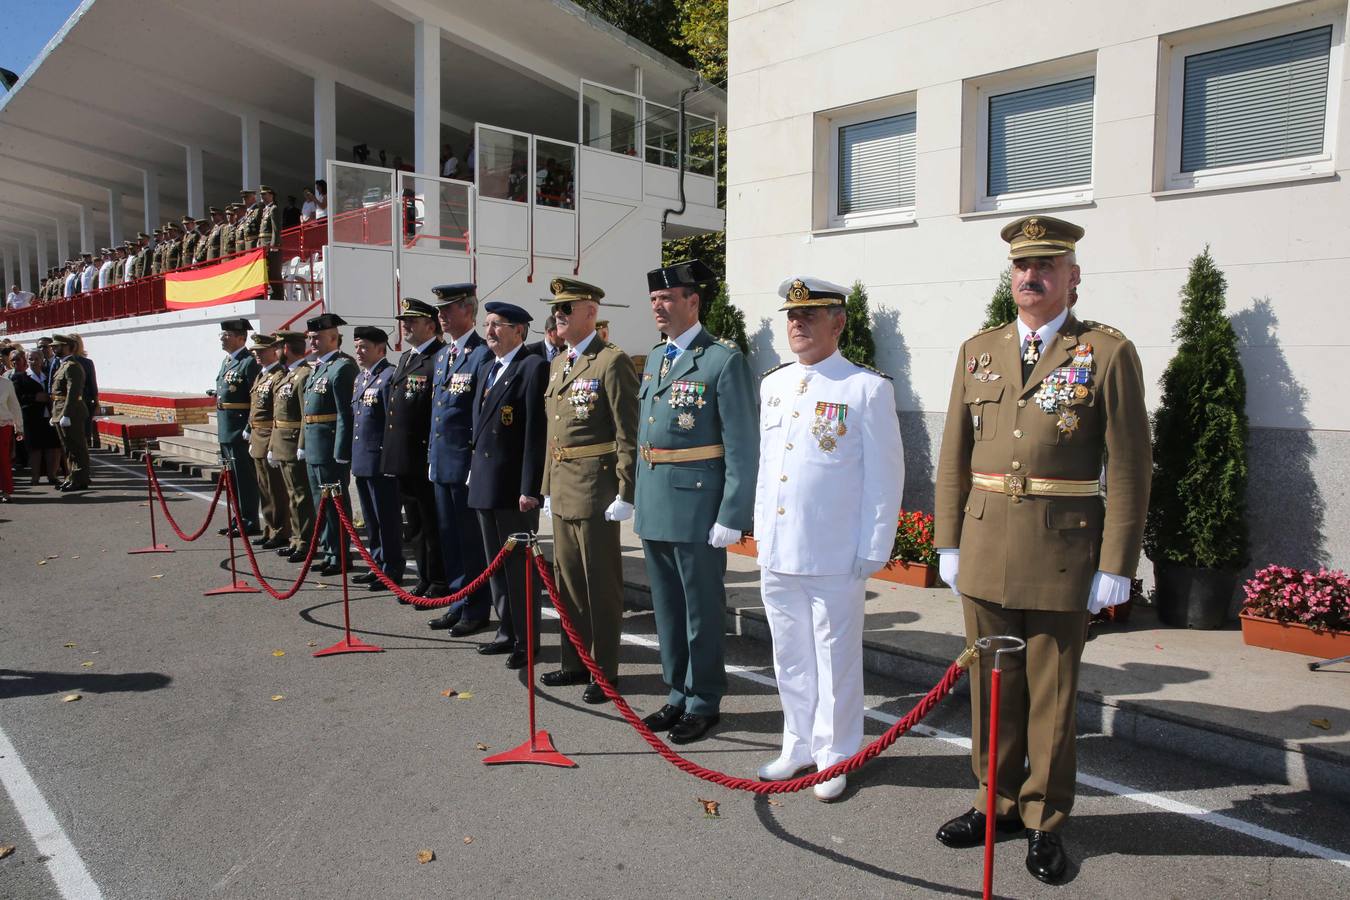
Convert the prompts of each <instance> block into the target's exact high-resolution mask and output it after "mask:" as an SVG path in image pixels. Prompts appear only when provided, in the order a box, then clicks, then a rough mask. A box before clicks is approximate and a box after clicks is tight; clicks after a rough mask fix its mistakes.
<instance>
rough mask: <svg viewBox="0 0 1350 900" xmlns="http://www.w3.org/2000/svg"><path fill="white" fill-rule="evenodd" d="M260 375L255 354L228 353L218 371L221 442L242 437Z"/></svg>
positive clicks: (217, 400)
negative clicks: (253, 391) (253, 389)
mask: <svg viewBox="0 0 1350 900" xmlns="http://www.w3.org/2000/svg"><path fill="white" fill-rule="evenodd" d="M257 378H258V361H257V360H256V359H254V358H253V354H252V353H249V352H247V351H243V356H241V357H233V356H227V357H226V358H225V359H224V360H222V361H221V363H220V371H219V372H217V373H216V438H217V440H219V441H220V442H221V443H222V444H229V443H231V442H233V441H237V440H240V439H241V438H242V437H243V436H244V429H245V428H247V427H248V411H249V407H250V406H251V405H252V404H251V402H250V401H249V389H250V388H252V387H253V382H254V381H255V380H257Z"/></svg>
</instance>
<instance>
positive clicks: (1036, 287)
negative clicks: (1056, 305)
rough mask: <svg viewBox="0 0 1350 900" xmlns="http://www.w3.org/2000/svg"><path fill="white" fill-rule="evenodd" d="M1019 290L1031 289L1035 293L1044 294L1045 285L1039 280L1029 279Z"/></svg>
mask: <svg viewBox="0 0 1350 900" xmlns="http://www.w3.org/2000/svg"><path fill="white" fill-rule="evenodd" d="M1018 290H1019V291H1030V292H1031V293H1033V294H1044V293H1045V285H1043V284H1041V283H1040V282H1039V281H1028V282H1026V283H1024V284H1023V285H1022V286H1021V287H1019V288H1018Z"/></svg>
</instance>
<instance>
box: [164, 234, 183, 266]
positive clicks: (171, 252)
mask: <svg viewBox="0 0 1350 900" xmlns="http://www.w3.org/2000/svg"><path fill="white" fill-rule="evenodd" d="M180 246H181V243H180V242H179V241H173V240H170V241H165V243H164V255H163V256H161V257H160V258H159V270H160V271H161V272H172V271H173V270H174V269H176V268H178V250H179V247H180Z"/></svg>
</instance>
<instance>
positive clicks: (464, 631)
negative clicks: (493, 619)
mask: <svg viewBox="0 0 1350 900" xmlns="http://www.w3.org/2000/svg"><path fill="white" fill-rule="evenodd" d="M486 627H488V620H487V619H473V620H470V619H465V618H460V620H459V622H458V624H456V625H455V627H454V628H451V629H450V633H451V634H452V635H454V636H455V637H467V636H468V635H471V634H477V633H478V632H480V631H482V630H483V629H484V628H486Z"/></svg>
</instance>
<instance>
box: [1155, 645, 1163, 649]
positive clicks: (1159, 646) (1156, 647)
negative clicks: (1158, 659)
mask: <svg viewBox="0 0 1350 900" xmlns="http://www.w3.org/2000/svg"><path fill="white" fill-rule="evenodd" d="M1162 648H1163V646H1162V644H1154V645H1153V649H1154V650H1161V649H1162Z"/></svg>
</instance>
